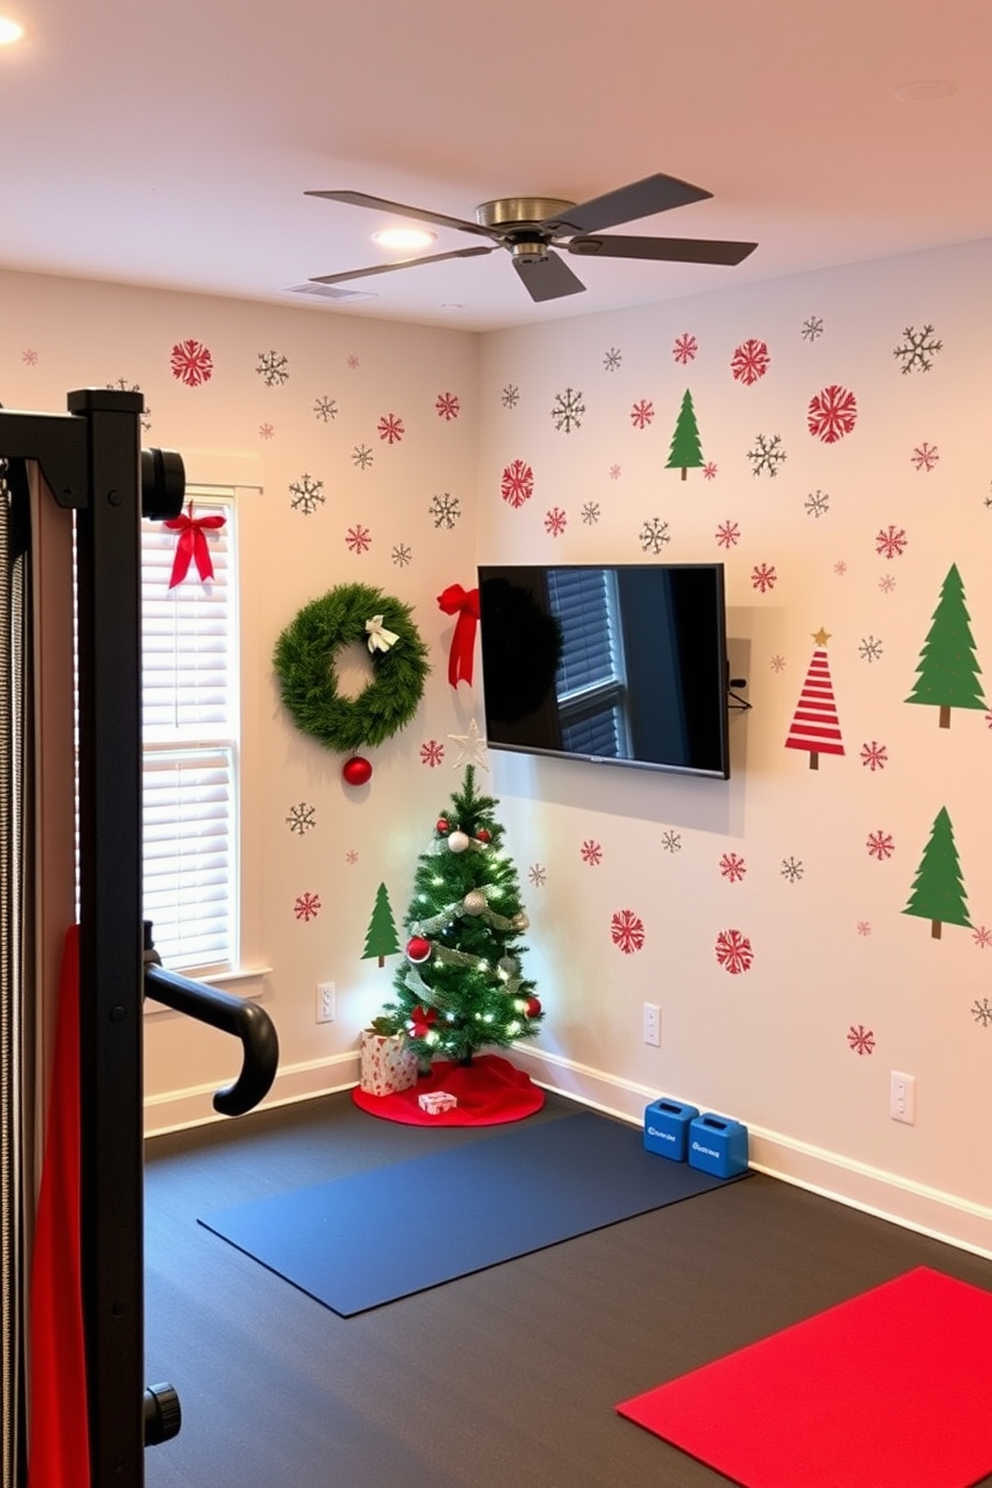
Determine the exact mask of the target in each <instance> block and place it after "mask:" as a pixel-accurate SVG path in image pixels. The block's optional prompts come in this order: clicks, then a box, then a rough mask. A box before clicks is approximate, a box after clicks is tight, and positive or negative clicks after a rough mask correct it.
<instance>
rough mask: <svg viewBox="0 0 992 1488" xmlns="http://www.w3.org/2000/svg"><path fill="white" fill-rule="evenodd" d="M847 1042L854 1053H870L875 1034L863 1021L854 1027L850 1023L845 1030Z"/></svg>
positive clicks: (873, 1044) (873, 1045)
mask: <svg viewBox="0 0 992 1488" xmlns="http://www.w3.org/2000/svg"><path fill="white" fill-rule="evenodd" d="M847 1042H848V1043H849V1044H850V1046H851V1048H852V1049H853V1050H854V1052H855V1053H856V1054H859V1055H860V1054H870V1053H871V1052H872V1050H873V1049H874V1047H875V1035H874V1034H873V1033H872V1031H871V1029H870V1028H866V1027H865V1025H864V1024H863V1023H859V1024H858V1026H857V1027H856V1028H855V1026H854V1024H853V1023H852V1024H851V1026H850V1028H849V1029H848V1030H847Z"/></svg>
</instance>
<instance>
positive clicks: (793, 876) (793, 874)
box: [779, 858, 806, 884]
mask: <svg viewBox="0 0 992 1488" xmlns="http://www.w3.org/2000/svg"><path fill="white" fill-rule="evenodd" d="M779 872H780V873H781V875H782V877H783V878H784V879H785V881H786V883H790V884H794V883H800V882H801V880H802V877H803V874H804V873H805V872H806V869H805V868H804V867H803V864H802V862H801V861H800V860H799V859H798V858H783V859H782V866H781V868H780V869H779Z"/></svg>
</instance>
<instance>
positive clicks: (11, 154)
mask: <svg viewBox="0 0 992 1488" xmlns="http://www.w3.org/2000/svg"><path fill="white" fill-rule="evenodd" d="M2 12H7V13H15V14H17V15H18V16H19V17H20V18H21V19H22V20H25V21H27V22H28V24H29V26H30V34H29V38H28V40H27V41H26V42H25V43H22V44H21V45H20V46H19V47H17V48H6V49H2V50H0V266H2V267H6V268H12V269H30V270H36V271H40V272H43V273H52V274H63V275H80V276H85V277H89V278H101V279H114V280H119V281H124V282H130V283H139V284H150V285H158V286H164V287H168V288H176V289H187V290H202V291H206V292H209V293H213V294H218V293H219V294H229V295H236V296H241V297H248V298H252V299H265V300H279V301H282V302H283V303H286V302H290V303H295V304H301V303H302V304H304V305H306V304H310V303H313V302H310V301H308V300H306V299H303V300H301V298H300V297H299V296H294V295H287V294H286V293H285V291H286V290H288V289H289V288H290V287H291V286H294V285H299V284H302V283H306V282H307V280H308V279H309V278H310V277H311V276H313V275H318V274H329V273H336V272H339V271H342V270H347V269H353V268H358V267H362V266H366V265H369V264H373V263H379V262H381V261H382V259H383V256H384V255H383V252H382V250H381V249H379V248H377V247H376V245H374V244H373V243H372V242H371V241H370V234H371V233H372V232H373V231H374V230H375V229H377V228H379V227H381V226H384V225H387V220H386V219H385V218H383V217H380V215H379V214H378V213H376V212H370V211H367V210H363V209H361V208H358V207H353V206H344V205H339V204H336V203H330V202H327V201H321V200H318V199H313V198H309V197H306V196H304V192H305V191H306V190H308V189H313V190H324V189H351V190H358V191H363V192H368V193H371V194H374V195H377V196H381V197H386V198H389V199H391V200H394V201H399V202H406V203H408V204H412V205H418V206H423V207H428V208H430V209H431V210H437V211H440V212H442V213H445V214H447V215H450V216H454V217H461V218H469V219H472V218H473V216H474V209H475V206H476V205H477V204H478V203H479V202H482V201H485V200H488V199H490V198H492V197H497V196H509V195H540V196H556V197H563V198H565V199H568V200H572V201H583V200H585V199H587V198H589V197H593V196H598V195H601V194H602V193H604V192H606V191H610V190H612V189H614V188H616V187H618V186H622V185H625V184H626V183H628V182H631V181H635V180H638V179H640V178H641V177H643V176H647V175H651V174H653V173H654V172H655V171H664V172H666V173H668V174H670V175H674V176H678V177H681V178H682V179H683V180H687V181H691V182H693V183H695V184H696V185H699V186H702V187H705V188H707V189H708V190H710V191H712V192H713V194H714V197H713V200H712V201H704V202H700V203H697V204H694V205H692V206H688V207H683V208H681V209H678V210H676V211H674V212H669V213H666V214H662V215H660V216H656V217H654V218H649V219H647V220H646V221H642V222H640V223H638V224H637V225H636V226H634V227H624V228H620V229H619V230H620V231H622V232H635V233H639V234H642V233H643V234H647V235H659V236H687V237H715V238H735V239H744V240H748V241H754V240H757V241H758V243H759V245H760V246H759V248H758V249H757V251H756V252H755V253H753V254H752V255H751V257H750V258H749V259H747V260H746V261H745V262H744V263H743V264H741V265H740V266H738V267H737V268H716V267H701V266H690V265H682V264H675V265H671V264H663V263H630V262H623V261H614V262H612V263H609V262H605V261H601V260H589V259H581V258H571V259H570V260H568V261H569V263H570V266H571V267H572V268H573V269H574V270H575V271H576V272H578V274H579V276H580V278H581V279H582V280H583V282H584V283H585V284H586V286H587V289H586V293H584V294H581V295H575V296H573V297H570V298H568V299H565V300H559V301H554V302H552V303H550V304H545V305H535V304H533V303H532V302H531V300H530V299H529V296H528V295H527V293H526V291H525V289H524V287H523V285H522V284H521V283H520V282H519V280H518V278H517V275H516V274H515V273H514V271H513V268H512V265H511V263H510V260H509V257H508V255H507V254H505V253H504V252H502V251H499V252H496V253H493V254H491V255H490V256H489V257H485V258H476V259H468V260H454V261H449V262H446V263H441V264H436V265H430V266H426V267H422V268H415V269H407V270H401V271H397V272H395V273H389V274H380V275H377V276H375V277H374V278H371V279H368V280H356V281H352V282H351V283H350V284H349V285H348V286H347V288H349V289H351V290H353V291H362V292H365V293H368V294H369V295H370V296H372V297H371V298H368V299H364V298H363V299H356V300H355V301H352V302H348V303H346V304H338V305H335V306H333V309H332V313H339V314H340V313H345V314H348V315H358V316H367V315H375V316H385V317H388V318H390V319H395V320H410V321H417V322H421V323H425V324H437V325H451V326H459V327H463V328H466V329H474V330H481V329H488V328H492V327H496V326H505V325H516V324H521V323H524V322H534V321H539V320H546V319H552V318H557V317H560V316H565V315H576V314H582V313H588V312H591V311H596V310H605V309H609V308H613V307H617V306H625V305H633V304H642V303H646V302H649V301H653V300H659V299H665V298H669V297H673V296H681V295H685V294H691V293H696V292H699V291H703V290H707V289H710V288H714V287H723V286H726V285H729V284H740V283H747V282H752V281H755V280H759V279H768V278H774V277H777V276H780V275H782V274H787V273H792V272H796V271H802V270H806V269H813V268H819V267H822V266H824V265H830V264H837V263H846V262H851V261H855V260H859V259H866V258H874V257H879V256H882V255H885V254H889V253H897V252H902V251H906V250H912V249H917V248H924V247H930V246H935V245H939V244H944V243H952V242H961V241H967V240H970V239H974V238H980V237H986V236H992V0H815V3H814V0H679V3H674V0H596V3H593V0H572V3H570V4H564V3H562V0H499V3H496V4H486V5H483V4H481V3H480V0H380V3H378V4H375V3H369V4H362V3H361V0H350V3H349V0H338V3H337V4H331V3H329V0H277V3H275V4H273V5H272V6H271V7H270V8H269V9H266V8H264V7H263V6H262V5H261V4H260V3H258V0H256V3H255V4H254V5H248V4H245V3H243V0H239V3H235V0H0V13H2ZM933 82H938V83H944V84H949V85H951V89H952V90H951V91H948V92H947V93H946V95H945V96H942V97H936V98H927V99H923V100H920V99H916V98H912V97H911V98H906V97H905V96H900V94H901V91H902V92H903V93H905V91H906V85H912V84H921V83H933ZM908 91H909V92H910V93H916V92H918V91H920V90H919V89H916V88H910V89H909V90H908ZM923 91H924V92H926V91H929V90H926V89H924V90H923ZM479 241H480V240H479V239H477V238H472V237H469V236H468V235H462V234H459V233H458V232H456V231H454V230H441V231H439V235H438V241H437V243H436V244H435V245H433V247H432V248H431V249H430V250H428V251H431V252H444V251H446V250H448V249H450V248H455V247H465V246H473V245H477V244H478V243H479Z"/></svg>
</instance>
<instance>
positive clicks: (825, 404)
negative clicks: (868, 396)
mask: <svg viewBox="0 0 992 1488" xmlns="http://www.w3.org/2000/svg"><path fill="white" fill-rule="evenodd" d="M857 421H858V402H857V399H856V398H855V396H854V394H853V393H852V392H850V391H849V390H848V389H847V388H844V387H841V386H840V384H839V383H836V382H832V383H831V384H830V386H829V387H825V388H824V389H823V390H822V392H819V393H816V394H815V395H814V396H813V397H812V398H810V400H809V407H808V408H807V410H806V426H807V428H808V429H809V432H810V433H811V434H812V435H814V436H815V437H816V438H817V439H822V440H823V442H824V444H836V443H837V441H838V439H843V437H844V435H845V434H850V432H851V430H852V429H853V428H854V425H855V424H856V423H857Z"/></svg>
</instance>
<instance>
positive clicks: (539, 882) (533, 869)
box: [527, 863, 548, 889]
mask: <svg viewBox="0 0 992 1488" xmlns="http://www.w3.org/2000/svg"><path fill="white" fill-rule="evenodd" d="M527 877H528V878H529V879H530V881H531V883H532V884H533V885H534V887H535V889H543V887H544V885H545V884H546V883H547V881H548V870H547V869H546V868H545V866H544V864H543V863H531V865H530V867H529V868H528V869H527Z"/></svg>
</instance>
